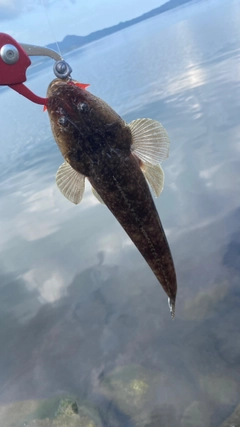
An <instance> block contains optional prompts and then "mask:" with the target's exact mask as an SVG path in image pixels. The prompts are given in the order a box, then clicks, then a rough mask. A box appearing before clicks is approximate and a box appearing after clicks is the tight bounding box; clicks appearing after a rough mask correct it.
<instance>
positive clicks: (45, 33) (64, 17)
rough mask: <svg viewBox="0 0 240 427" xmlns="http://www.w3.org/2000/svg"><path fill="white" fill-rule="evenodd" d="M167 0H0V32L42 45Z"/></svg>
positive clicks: (103, 24) (139, 12) (137, 14)
mask: <svg viewBox="0 0 240 427" xmlns="http://www.w3.org/2000/svg"><path fill="white" fill-rule="evenodd" d="M166 2H167V0H147V1H146V0H0V32H2V33H8V34H10V35H11V36H12V37H14V38H15V39H16V40H17V41H18V42H22V43H31V44H39V45H42V46H44V45H46V44H48V43H53V42H55V41H61V40H62V39H63V38H64V37H65V36H66V35H68V34H75V35H79V36H80V35H82V36H83V35H87V34H89V33H91V32H93V31H96V30H100V29H102V28H106V27H110V26H112V25H115V24H118V23H119V22H121V21H127V20H128V19H132V18H134V17H136V16H139V15H142V14H143V13H145V12H148V11H149V10H151V9H154V8H155V7H158V6H161V5H162V4H164V3H166Z"/></svg>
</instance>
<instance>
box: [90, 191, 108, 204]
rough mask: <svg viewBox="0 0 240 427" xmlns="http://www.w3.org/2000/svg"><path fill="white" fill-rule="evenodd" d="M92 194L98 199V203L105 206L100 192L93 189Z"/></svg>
mask: <svg viewBox="0 0 240 427" xmlns="http://www.w3.org/2000/svg"><path fill="white" fill-rule="evenodd" d="M92 193H93V195H94V196H95V197H96V199H98V201H99V202H100V203H102V204H103V205H105V203H104V201H103V199H102V198H101V197H100V196H99V194H98V192H97V191H96V190H95V188H93V187H92Z"/></svg>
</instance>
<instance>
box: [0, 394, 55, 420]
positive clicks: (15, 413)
mask: <svg viewBox="0 0 240 427" xmlns="http://www.w3.org/2000/svg"><path fill="white" fill-rule="evenodd" d="M58 403H59V397H58V398H56V397H54V398H52V399H40V400H24V401H20V402H13V403H9V404H6V405H2V406H0V426H4V427H22V426H27V427H29V424H28V423H29V421H30V420H32V419H37V418H38V419H43V418H47V417H54V414H55V412H56V410H57V408H58Z"/></svg>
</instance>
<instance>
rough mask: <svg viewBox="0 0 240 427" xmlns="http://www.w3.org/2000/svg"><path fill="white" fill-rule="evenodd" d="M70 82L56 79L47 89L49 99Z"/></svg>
mask: <svg viewBox="0 0 240 427" xmlns="http://www.w3.org/2000/svg"><path fill="white" fill-rule="evenodd" d="M68 82H69V79H54V80H53V81H52V82H51V83H50V85H49V86H48V89H47V97H50V96H52V95H53V94H54V91H55V90H56V89H58V88H59V86H63V85H65V84H67V83H68Z"/></svg>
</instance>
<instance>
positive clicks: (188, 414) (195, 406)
mask: <svg viewBox="0 0 240 427" xmlns="http://www.w3.org/2000/svg"><path fill="white" fill-rule="evenodd" d="M211 415H212V414H211V411H210V409H209V408H208V407H207V406H206V404H204V403H203V402H200V401H197V400H195V401H194V402H192V403H191V404H190V405H189V406H188V407H187V408H186V409H185V411H184V413H183V416H182V419H181V427H211Z"/></svg>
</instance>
